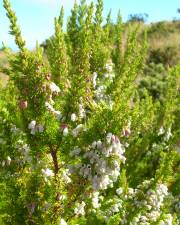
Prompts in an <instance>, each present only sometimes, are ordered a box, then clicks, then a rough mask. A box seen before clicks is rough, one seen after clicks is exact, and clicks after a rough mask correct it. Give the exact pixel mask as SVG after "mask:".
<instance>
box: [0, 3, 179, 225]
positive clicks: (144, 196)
mask: <svg viewBox="0 0 180 225" xmlns="http://www.w3.org/2000/svg"><path fill="white" fill-rule="evenodd" d="M3 2H4V7H5V9H6V12H7V16H8V18H9V20H10V32H11V34H12V35H14V36H15V41H16V44H17V45H18V47H19V50H20V51H19V52H18V53H17V54H9V57H8V60H9V67H8V68H2V71H3V72H4V73H6V74H7V75H8V76H9V79H10V82H9V84H8V86H7V87H6V89H4V90H3V91H2V92H1V100H0V154H1V162H0V186H1V189H0V196H1V198H0V201H1V203H0V218H1V220H0V221H2V223H3V225H4V224H9V225H10V224H13V225H19V224H22V225H23V224H27V225H38V224H39V225H40V224H44V225H50V224H54V225H57V224H60V225H66V224H69V225H75V224H82V225H85V224H87V225H92V224H97V225H98V224H99V225H104V224H109V225H111V224H127V225H129V224H131V225H133V224H134V225H136V224H138V225H139V224H142V225H145V224H159V225H162V224H175V225H176V224H179V221H178V212H179V204H178V202H177V198H178V193H179V186H178V184H179V176H178V168H177V165H178V162H179V155H178V153H177V150H176V149H177V148H176V147H177V146H178V137H179V134H180V124H179V123H178V122H177V121H179V108H178V107H179V99H180V91H179V79H180V77H179V74H180V66H179V65H177V66H175V67H173V68H171V69H170V70H169V72H168V75H167V91H166V93H165V96H164V100H163V101H164V104H160V103H159V101H158V100H157V101H153V100H152V97H151V96H150V95H149V94H148V91H144V92H143V98H141V97H140V96H139V93H138V82H137V79H138V76H139V74H142V71H143V68H144V63H145V56H146V50H147V44H146V40H144V42H143V43H142V44H141V45H140V44H139V42H138V41H137V36H138V31H137V30H138V29H130V31H129V33H128V36H127V40H126V44H125V46H123V48H124V49H123V51H122V35H123V32H124V27H123V25H122V20H121V16H120V14H118V19H117V24H116V26H115V29H113V33H111V17H110V13H109V14H108V16H107V20H106V24H105V25H102V24H103V17H102V12H103V1H102V0H98V1H97V5H96V6H94V5H93V4H90V5H88V4H87V3H86V1H85V0H81V2H80V4H79V5H78V4H77V3H75V4H74V7H73V9H72V12H71V16H70V18H69V20H68V25H67V33H66V34H65V33H64V32H63V29H62V27H63V9H61V11H60V16H59V18H56V19H55V33H54V35H53V37H51V39H50V40H49V44H48V46H47V48H46V54H44V52H43V49H42V48H41V47H40V46H39V45H37V46H36V49H35V51H33V52H31V51H29V50H28V49H27V48H26V45H25V41H24V40H23V38H22V35H21V31H20V28H19V27H18V26H17V18H16V15H15V13H14V12H13V10H12V9H11V6H10V4H9V1H8V0H3ZM155 69H156V68H155Z"/></svg>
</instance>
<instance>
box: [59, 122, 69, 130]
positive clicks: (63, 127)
mask: <svg viewBox="0 0 180 225" xmlns="http://www.w3.org/2000/svg"><path fill="white" fill-rule="evenodd" d="M67 127H68V125H67V124H65V123H61V124H60V128H61V129H62V130H64V129H65V128H67Z"/></svg>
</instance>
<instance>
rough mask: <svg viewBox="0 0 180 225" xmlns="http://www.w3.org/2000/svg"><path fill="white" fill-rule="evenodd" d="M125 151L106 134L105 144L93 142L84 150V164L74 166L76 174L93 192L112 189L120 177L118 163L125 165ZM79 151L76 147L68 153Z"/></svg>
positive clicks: (111, 136)
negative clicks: (87, 183)
mask: <svg viewBox="0 0 180 225" xmlns="http://www.w3.org/2000/svg"><path fill="white" fill-rule="evenodd" d="M124 152H125V149H124V147H123V146H122V144H121V143H120V141H119V139H118V137H117V136H115V135H113V134H112V133H108V134H107V136H106V140H105V142H102V141H101V140H99V141H94V142H93V143H92V144H91V145H90V146H89V147H88V148H86V149H85V153H84V154H83V158H84V160H85V161H86V162H88V163H84V164H82V165H78V166H76V168H77V169H78V170H79V171H78V173H79V175H81V176H82V177H84V178H86V179H87V180H88V181H89V182H90V183H91V185H92V188H93V189H94V190H95V191H98V190H105V189H107V188H108V187H113V183H114V182H116V181H117V178H118V176H119V175H120V162H123V163H125V160H126V158H125V157H124V155H123V154H124ZM79 153H80V149H79V148H78V147H76V148H75V149H74V150H73V151H71V152H70V154H71V155H74V154H79Z"/></svg>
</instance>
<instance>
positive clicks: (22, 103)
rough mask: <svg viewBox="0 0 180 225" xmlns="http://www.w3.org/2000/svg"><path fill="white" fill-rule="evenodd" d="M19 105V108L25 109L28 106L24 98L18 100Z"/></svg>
mask: <svg viewBox="0 0 180 225" xmlns="http://www.w3.org/2000/svg"><path fill="white" fill-rule="evenodd" d="M19 107H20V109H26V108H27V107H28V102H27V101H25V100H20V102H19Z"/></svg>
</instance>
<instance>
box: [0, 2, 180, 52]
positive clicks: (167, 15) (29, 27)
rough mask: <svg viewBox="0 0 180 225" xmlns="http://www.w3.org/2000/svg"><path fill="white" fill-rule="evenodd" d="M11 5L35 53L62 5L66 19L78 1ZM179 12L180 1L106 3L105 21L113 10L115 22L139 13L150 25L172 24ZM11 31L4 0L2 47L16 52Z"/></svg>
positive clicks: (0, 17)
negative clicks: (146, 17)
mask: <svg viewBox="0 0 180 225" xmlns="http://www.w3.org/2000/svg"><path fill="white" fill-rule="evenodd" d="M88 1H90V0H88ZM10 2H11V5H12V7H13V9H14V10H15V11H16V14H17V17H18V24H19V25H20V27H21V30H22V34H23V36H24V38H25V40H26V43H27V47H28V48H30V49H32V48H33V47H34V46H35V43H36V40H38V42H39V43H41V42H42V41H43V40H45V39H46V38H48V37H49V36H50V35H52V34H53V21H54V17H55V16H58V13H59V9H60V6H61V5H63V6H64V9H65V18H67V17H68V16H69V15H70V9H71V7H72V6H73V3H74V0H10ZM93 2H96V0H94V1H93ZM177 8H180V0H104V17H105V15H106V14H107V13H108V11H109V9H112V17H113V20H115V19H116V15H117V12H118V9H120V10H121V14H122V16H123V20H127V18H128V15H129V14H135V13H147V14H149V18H148V22H154V21H161V20H171V19H172V18H174V17H178V14H177V13H176V11H177ZM8 31H9V21H8V19H7V17H6V15H5V10H4V9H3V0H0V45H1V43H2V41H3V42H4V43H5V44H6V45H7V46H10V47H11V48H13V49H16V47H15V44H14V39H13V37H11V36H10V35H9V34H8Z"/></svg>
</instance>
